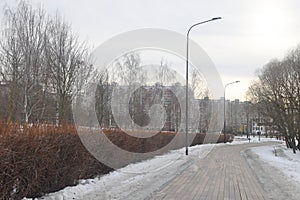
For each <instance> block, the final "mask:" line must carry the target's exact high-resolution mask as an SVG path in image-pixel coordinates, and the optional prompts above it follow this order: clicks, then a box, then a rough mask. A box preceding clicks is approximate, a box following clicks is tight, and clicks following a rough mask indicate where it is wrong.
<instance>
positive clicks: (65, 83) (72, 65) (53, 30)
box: [45, 14, 93, 123]
mask: <svg viewBox="0 0 300 200" xmlns="http://www.w3.org/2000/svg"><path fill="white" fill-rule="evenodd" d="M47 33H48V35H47V41H46V48H45V57H46V61H47V71H48V74H49V77H50V79H51V80H50V85H51V86H52V90H53V92H54V93H55V94H56V120H57V123H62V122H64V121H65V120H66V119H67V118H70V116H68V115H70V106H71V101H72V99H73V98H74V96H75V95H76V93H77V92H78V91H80V90H81V87H82V85H83V84H84V83H86V81H87V80H88V78H89V77H90V75H91V72H92V69H93V67H92V65H91V64H90V57H89V50H88V48H87V46H86V44H85V43H81V42H79V40H78V38H77V36H76V35H74V34H73V33H72V31H71V27H70V25H69V24H67V23H66V22H65V21H64V20H63V19H62V18H61V17H59V15H58V14H57V15H56V17H55V18H54V19H52V20H51V22H50V25H49V28H48V30H47Z"/></svg>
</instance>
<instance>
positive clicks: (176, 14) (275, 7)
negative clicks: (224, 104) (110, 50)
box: [0, 0, 300, 100]
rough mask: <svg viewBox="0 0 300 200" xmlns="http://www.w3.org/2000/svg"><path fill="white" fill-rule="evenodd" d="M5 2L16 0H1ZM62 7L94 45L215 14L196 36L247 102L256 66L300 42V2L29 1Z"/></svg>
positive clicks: (182, 29)
mask: <svg viewBox="0 0 300 200" xmlns="http://www.w3.org/2000/svg"><path fill="white" fill-rule="evenodd" d="M0 2H1V6H2V7H3V5H5V3H8V4H9V5H14V4H16V3H15V2H16V1H8V0H0ZM29 2H31V3H33V4H39V3H41V4H42V5H43V6H44V8H45V9H46V10H47V11H48V12H50V13H52V14H53V13H55V11H56V10H59V11H60V12H61V13H62V15H63V16H64V17H65V18H66V20H67V21H68V22H70V23H71V24H72V27H73V30H74V32H77V33H78V34H79V36H80V38H81V39H86V40H88V41H89V43H90V44H92V45H93V46H94V47H97V46H98V45H100V44H101V43H102V42H104V41H105V40H107V39H109V38H111V37H112V36H114V35H117V34H120V33H122V32H126V31H131V30H134V29H140V28H162V29H169V30H173V31H176V32H179V33H181V34H184V35H185V34H186V31H187V29H188V28H189V26H190V25H192V24H193V23H196V22H200V21H203V20H206V19H210V18H212V17H215V16H221V17H222V18H223V19H222V20H220V21H216V22H211V23H209V24H205V25H202V26H198V27H195V28H194V29H193V30H192V32H191V35H190V36H191V38H192V39H193V40H194V41H196V42H197V43H198V44H199V45H200V46H201V47H202V48H203V49H204V50H205V51H206V52H207V53H208V55H209V56H210V57H211V59H212V60H213V61H214V63H215V65H216V67H217V70H218V71H219V73H220V76H221V78H222V80H223V83H224V84H226V83H228V82H231V81H235V80H240V81H241V83H238V84H235V85H231V86H229V87H228V88H227V90H226V96H227V98H230V99H235V98H239V99H242V100H245V92H246V91H247V88H248V86H249V84H250V82H251V80H252V79H253V78H254V77H255V76H254V74H255V70H257V69H258V68H261V67H262V66H263V65H264V64H266V63H267V62H268V61H269V60H271V59H272V58H279V59H280V58H282V57H283V56H284V55H285V54H286V53H287V51H288V50H289V49H291V48H294V47H295V46H296V45H297V44H298V43H299V42H300V26H299V22H298V20H299V19H300V12H299V8H300V1H297V0H206V1H204V0H126V1H125V0H84V1H75V0H72V1H71V0H44V1H41V0H29Z"/></svg>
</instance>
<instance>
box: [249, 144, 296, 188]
mask: <svg viewBox="0 0 300 200" xmlns="http://www.w3.org/2000/svg"><path fill="white" fill-rule="evenodd" d="M252 151H253V152H254V153H255V154H257V155H258V156H259V159H261V160H263V161H265V162H267V163H268V164H269V165H271V166H273V167H275V168H277V169H278V170H280V171H281V172H283V173H284V174H285V175H286V176H287V177H289V178H291V179H292V180H294V181H296V182H298V183H300V154H299V152H297V153H296V154H294V153H293V151H292V150H291V149H287V148H286V146H285V144H280V145H274V146H262V147H255V148H252Z"/></svg>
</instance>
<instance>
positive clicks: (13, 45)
mask: <svg viewBox="0 0 300 200" xmlns="http://www.w3.org/2000/svg"><path fill="white" fill-rule="evenodd" d="M5 22H6V29H5V30H4V33H3V42H2V43H1V63H2V65H3V67H4V70H3V71H2V76H3V77H4V78H3V80H5V82H6V84H7V85H8V86H9V88H10V97H9V98H10V101H9V102H10V103H9V110H8V119H9V120H10V119H11V118H12V116H13V115H14V114H13V110H15V108H14V107H16V106H17V105H20V106H21V107H22V113H23V117H22V119H23V121H24V122H27V123H28V122H29V118H30V116H31V115H32V113H33V112H37V111H38V107H39V104H40V97H39V95H40V92H41V88H42V86H41V84H40V83H41V79H43V77H42V71H43V69H42V66H43V65H42V57H43V50H44V36H45V29H46V23H47V21H46V19H45V13H44V11H43V10H42V9H41V8H37V9H33V8H32V7H31V6H30V5H28V4H26V3H25V2H23V1H21V2H20V3H19V5H18V7H17V9H16V10H12V9H6V12H5ZM14 118H15V117H14Z"/></svg>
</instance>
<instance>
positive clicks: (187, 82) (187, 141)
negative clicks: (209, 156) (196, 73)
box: [185, 17, 222, 155]
mask: <svg viewBox="0 0 300 200" xmlns="http://www.w3.org/2000/svg"><path fill="white" fill-rule="evenodd" d="M218 19H222V18H221V17H214V18H212V19H209V20H206V21H202V22H199V23H196V24H193V25H192V26H191V27H190V28H189V29H188V32H187V34H186V90H185V102H186V103H185V109H186V110H185V155H188V146H189V140H188V92H189V91H188V90H189V89H188V84H189V80H188V78H189V35H190V31H191V29H192V28H193V27H195V26H198V25H200V24H204V23H207V22H210V21H214V20H218Z"/></svg>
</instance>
